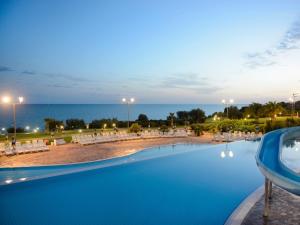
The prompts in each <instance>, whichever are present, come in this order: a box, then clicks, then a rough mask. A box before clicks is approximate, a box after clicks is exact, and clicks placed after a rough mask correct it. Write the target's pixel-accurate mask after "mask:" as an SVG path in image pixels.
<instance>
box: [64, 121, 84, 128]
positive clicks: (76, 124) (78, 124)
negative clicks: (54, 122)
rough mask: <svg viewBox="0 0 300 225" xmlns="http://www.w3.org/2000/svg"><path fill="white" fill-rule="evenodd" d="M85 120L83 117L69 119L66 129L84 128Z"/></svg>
mask: <svg viewBox="0 0 300 225" xmlns="http://www.w3.org/2000/svg"><path fill="white" fill-rule="evenodd" d="M84 128H85V122H84V120H82V119H67V120H66V130H74V129H84Z"/></svg>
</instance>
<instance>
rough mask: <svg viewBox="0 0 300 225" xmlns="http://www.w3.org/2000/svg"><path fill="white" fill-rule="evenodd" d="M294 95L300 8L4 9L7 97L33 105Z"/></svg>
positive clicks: (267, 2) (298, 84)
mask: <svg viewBox="0 0 300 225" xmlns="http://www.w3.org/2000/svg"><path fill="white" fill-rule="evenodd" d="M246 2H247V3H246ZM293 92H300V1H299V0H294V1H291V0H278V1H276V0H264V1H261V0H251V1H200V0H198V1H183V0H182V1H175V0H173V1H167V0H166V1H155V0H151V1H143V0H136V1H127V0H124V1H121V0H119V1H102V0H98V1H91V0H87V1H83V0H82V1H76V0H74V1H71V0H60V1H58V0H57V1H56V0H48V1H46V0H43V1H41V0H36V1H31V0H18V1H6V0H0V94H1V95H4V94H10V95H12V96H18V95H23V96H24V97H25V99H26V102H27V103H119V102H120V101H121V98H122V97H135V98H136V99H137V102H138V103H220V100H221V99H223V98H226V99H229V98H234V99H235V101H236V102H237V103H250V102H253V101H257V102H266V101H268V100H276V101H282V100H284V101H286V100H287V99H288V98H289V97H290V96H291V94H292V93H293Z"/></svg>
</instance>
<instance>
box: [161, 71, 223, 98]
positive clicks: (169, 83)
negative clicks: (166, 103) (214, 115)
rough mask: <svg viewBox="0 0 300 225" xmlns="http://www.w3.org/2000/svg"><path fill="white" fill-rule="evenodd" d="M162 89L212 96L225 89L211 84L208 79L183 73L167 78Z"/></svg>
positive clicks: (195, 74)
mask: <svg viewBox="0 0 300 225" xmlns="http://www.w3.org/2000/svg"><path fill="white" fill-rule="evenodd" d="M161 87H164V88H169V89H181V90H186V91H192V92H195V93H197V94H211V93H215V92H217V91H219V90H221V89H223V88H222V87H219V86H216V85H213V84H211V81H210V80H209V78H208V77H205V76H200V75H199V74H197V73H181V74H173V75H170V76H167V77H166V78H165V79H164V80H163V81H162V84H161Z"/></svg>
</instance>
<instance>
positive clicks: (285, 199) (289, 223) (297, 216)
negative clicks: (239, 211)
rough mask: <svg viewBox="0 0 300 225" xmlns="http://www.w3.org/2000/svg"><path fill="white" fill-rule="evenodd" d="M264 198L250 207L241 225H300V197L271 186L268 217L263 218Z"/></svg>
mask: <svg viewBox="0 0 300 225" xmlns="http://www.w3.org/2000/svg"><path fill="white" fill-rule="evenodd" d="M263 210H264V196H263V197H262V198H261V199H260V200H259V201H258V202H257V203H256V204H255V205H254V206H253V207H252V209H251V210H250V212H249V213H248V215H247V216H246V218H245V219H244V221H243V223H242V225H300V197H298V196H295V195H293V194H290V193H288V192H286V191H284V190H282V189H280V188H278V187H274V186H273V195H272V199H271V200H270V215H269V217H266V218H265V217H263Z"/></svg>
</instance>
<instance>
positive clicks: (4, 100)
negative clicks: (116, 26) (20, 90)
mask: <svg viewBox="0 0 300 225" xmlns="http://www.w3.org/2000/svg"><path fill="white" fill-rule="evenodd" d="M23 102H24V98H23V97H22V96H20V97H18V101H17V102H12V101H11V98H10V97H9V96H4V97H2V103H3V104H11V105H12V107H13V120H14V138H15V140H16V137H17V121H16V105H19V104H22V103H23Z"/></svg>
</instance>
